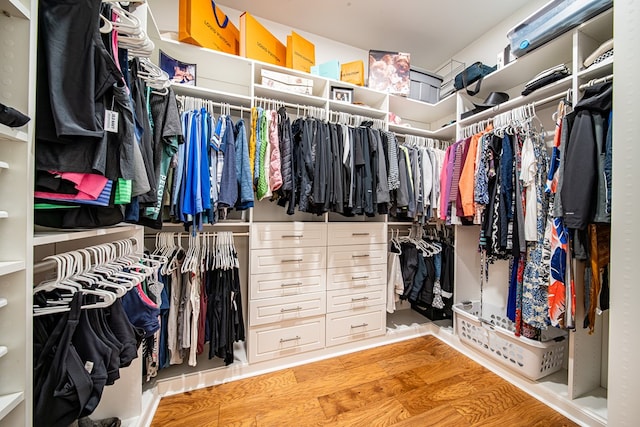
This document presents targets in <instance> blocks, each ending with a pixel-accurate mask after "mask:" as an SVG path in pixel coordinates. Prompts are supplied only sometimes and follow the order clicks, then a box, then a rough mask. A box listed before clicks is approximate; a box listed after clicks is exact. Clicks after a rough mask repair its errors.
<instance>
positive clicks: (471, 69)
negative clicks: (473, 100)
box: [453, 61, 497, 96]
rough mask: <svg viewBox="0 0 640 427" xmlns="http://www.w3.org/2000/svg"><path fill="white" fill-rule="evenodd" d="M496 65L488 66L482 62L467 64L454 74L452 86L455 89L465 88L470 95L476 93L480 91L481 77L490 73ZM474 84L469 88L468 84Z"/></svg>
mask: <svg viewBox="0 0 640 427" xmlns="http://www.w3.org/2000/svg"><path fill="white" fill-rule="evenodd" d="M496 68H497V66H495V65H494V66H493V67H489V66H488V65H484V64H483V63H482V62H480V61H478V62H474V63H473V64H472V65H469V66H468V67H467V68H465V69H464V70H463V71H462V72H460V73H458V75H456V78H455V80H454V82H453V86H454V87H455V88H456V90H460V89H462V88H465V87H466V88H467V93H468V94H469V95H471V96H474V95H477V94H478V92H480V85H481V84H482V79H483V78H484V76H486V75H487V74H491V73H493V72H494V71H495V70H496ZM473 83H475V84H476V87H475V88H474V89H469V85H470V84H473Z"/></svg>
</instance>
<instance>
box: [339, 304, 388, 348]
mask: <svg viewBox="0 0 640 427" xmlns="http://www.w3.org/2000/svg"><path fill="white" fill-rule="evenodd" d="M386 318H387V316H386V311H385V309H384V306H380V307H379V308H375V309H371V310H367V311H364V312H356V313H354V312H350V311H348V312H345V311H342V312H338V313H329V314H327V347H330V346H332V345H338V344H345V343H348V342H352V341H358V340H363V339H366V338H371V337H376V336H379V335H384V334H385V332H386Z"/></svg>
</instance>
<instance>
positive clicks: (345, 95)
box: [331, 86, 353, 104]
mask: <svg viewBox="0 0 640 427" xmlns="http://www.w3.org/2000/svg"><path fill="white" fill-rule="evenodd" d="M331 99H332V100H334V101H340V102H346V103H348V104H351V103H352V102H353V89H352V88H348V87H333V86H332V87H331Z"/></svg>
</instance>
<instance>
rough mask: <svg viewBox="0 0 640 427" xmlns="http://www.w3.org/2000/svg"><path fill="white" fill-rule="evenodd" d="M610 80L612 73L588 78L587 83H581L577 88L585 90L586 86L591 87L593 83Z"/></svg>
mask: <svg viewBox="0 0 640 427" xmlns="http://www.w3.org/2000/svg"><path fill="white" fill-rule="evenodd" d="M610 80H613V74H609V75H608V76H604V77H600V78H599V79H592V80H589V81H588V82H587V83H585V84H581V85H580V87H579V89H580V90H585V89H586V88H588V87H591V86H593V85H597V84H599V83H605V82H608V81H610Z"/></svg>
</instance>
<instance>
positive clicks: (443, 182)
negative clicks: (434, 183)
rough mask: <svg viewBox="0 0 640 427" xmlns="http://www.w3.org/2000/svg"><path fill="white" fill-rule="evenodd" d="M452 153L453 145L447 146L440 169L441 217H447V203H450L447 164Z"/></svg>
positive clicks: (439, 213)
mask: <svg viewBox="0 0 640 427" xmlns="http://www.w3.org/2000/svg"><path fill="white" fill-rule="evenodd" d="M450 153H451V147H449V148H447V151H446V152H445V153H444V162H442V169H441V170H440V207H439V208H440V211H439V212H438V216H439V217H440V219H447V205H448V203H449V197H447V196H448V195H449V193H448V192H447V164H448V163H449V155H450Z"/></svg>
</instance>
